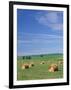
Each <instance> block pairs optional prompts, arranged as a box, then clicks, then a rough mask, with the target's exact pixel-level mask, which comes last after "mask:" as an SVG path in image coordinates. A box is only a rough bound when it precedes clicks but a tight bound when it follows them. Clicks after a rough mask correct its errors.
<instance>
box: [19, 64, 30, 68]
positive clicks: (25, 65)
mask: <svg viewBox="0 0 71 90" xmlns="http://www.w3.org/2000/svg"><path fill="white" fill-rule="evenodd" d="M21 68H22V69H28V68H29V64H23V65H22V67H21Z"/></svg>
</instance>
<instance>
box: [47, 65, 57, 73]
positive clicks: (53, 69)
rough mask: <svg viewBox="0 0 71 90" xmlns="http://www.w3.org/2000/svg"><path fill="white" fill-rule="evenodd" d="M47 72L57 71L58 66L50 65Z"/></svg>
mask: <svg viewBox="0 0 71 90" xmlns="http://www.w3.org/2000/svg"><path fill="white" fill-rule="evenodd" d="M48 71H49V72H55V71H58V65H57V64H51V65H50V66H49V69H48Z"/></svg>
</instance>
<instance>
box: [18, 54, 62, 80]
mask: <svg viewBox="0 0 71 90" xmlns="http://www.w3.org/2000/svg"><path fill="white" fill-rule="evenodd" d="M61 60H62V61H63V55H62V54H51V55H50V54H49V55H44V56H42V57H41V56H40V55H33V56H31V59H26V58H25V59H23V58H22V56H21V57H18V60H17V80H37V79H55V78H63V65H58V68H59V70H58V71H56V72H48V67H49V65H51V64H52V63H57V64H58V62H59V61H61ZM41 61H44V62H45V64H40V63H41ZM30 62H34V64H35V65H34V66H33V67H30V68H28V69H24V70H22V69H21V64H23V63H30Z"/></svg>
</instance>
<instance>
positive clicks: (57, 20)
mask: <svg viewBox="0 0 71 90" xmlns="http://www.w3.org/2000/svg"><path fill="white" fill-rule="evenodd" d="M49 53H63V12H62V11H48V10H26V9H17V54H18V56H24V55H37V54H49Z"/></svg>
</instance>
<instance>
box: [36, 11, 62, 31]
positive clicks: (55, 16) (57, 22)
mask: <svg viewBox="0 0 71 90" xmlns="http://www.w3.org/2000/svg"><path fill="white" fill-rule="evenodd" d="M60 13H61V12H60ZM60 13H59V12H47V13H38V14H37V15H36V20H37V21H38V23H40V24H42V25H45V26H48V27H50V28H51V29H54V30H63V23H62V19H63V18H62V16H61V15H60Z"/></svg>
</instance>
